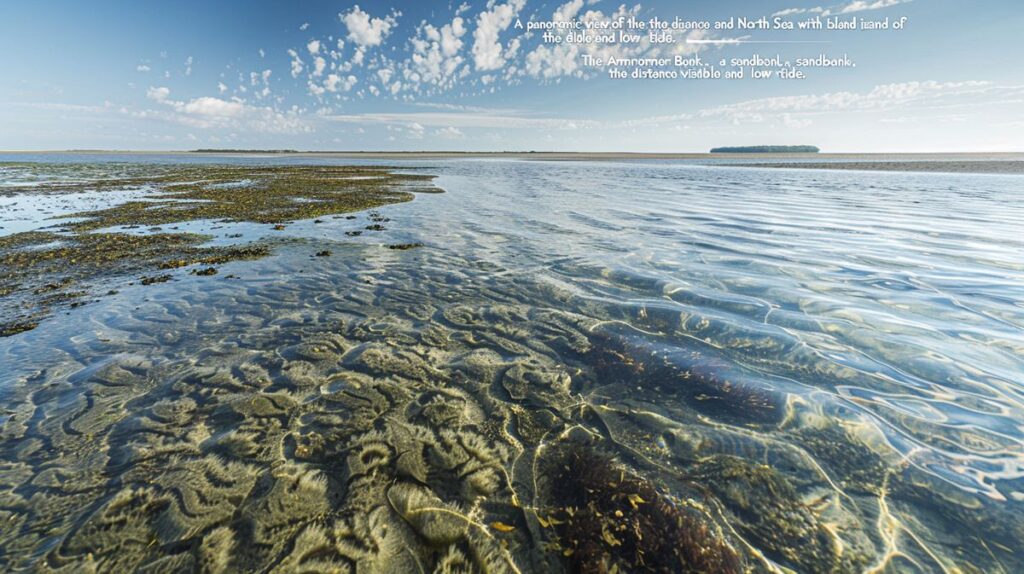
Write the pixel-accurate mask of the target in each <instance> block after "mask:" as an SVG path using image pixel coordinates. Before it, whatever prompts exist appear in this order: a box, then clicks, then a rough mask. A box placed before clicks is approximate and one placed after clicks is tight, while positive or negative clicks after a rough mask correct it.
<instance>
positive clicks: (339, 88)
mask: <svg viewBox="0 0 1024 574" xmlns="http://www.w3.org/2000/svg"><path fill="white" fill-rule="evenodd" d="M358 82H359V80H358V79H357V78H356V77H355V76H352V75H349V76H346V77H341V76H339V75H338V74H330V75H329V76H327V80H325V81H324V89H326V90H327V91H328V92H348V91H350V90H352V88H353V87H355V85H356V84H357V83H358Z"/></svg>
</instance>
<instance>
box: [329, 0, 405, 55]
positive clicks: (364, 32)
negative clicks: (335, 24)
mask: <svg viewBox="0 0 1024 574" xmlns="http://www.w3.org/2000/svg"><path fill="white" fill-rule="evenodd" d="M338 17H339V18H341V21H342V22H343V23H344V24H345V27H346V28H348V39H349V40H351V41H352V42H355V43H356V44H357V45H359V46H362V47H369V46H379V45H380V44H381V43H382V42H383V41H384V39H385V38H387V36H388V34H389V33H390V32H391V28H392V27H393V26H395V24H396V23H397V22H396V20H395V17H394V15H389V16H386V17H384V18H373V17H371V16H370V15H369V14H367V13H366V12H363V11H362V10H361V9H360V8H359V5H358V4H357V5H355V6H353V7H352V9H351V10H349V11H348V12H343V13H341V14H339V15H338Z"/></svg>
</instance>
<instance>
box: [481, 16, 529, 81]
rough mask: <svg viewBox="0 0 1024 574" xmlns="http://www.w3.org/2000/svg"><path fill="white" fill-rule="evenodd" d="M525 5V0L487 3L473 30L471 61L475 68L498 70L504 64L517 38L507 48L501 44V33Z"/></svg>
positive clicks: (514, 47) (516, 45) (513, 50)
mask: <svg viewBox="0 0 1024 574" xmlns="http://www.w3.org/2000/svg"><path fill="white" fill-rule="evenodd" d="M525 5H526V0H509V1H508V2H506V3H504V4H495V3H494V0H491V2H489V3H488V5H487V9H486V10H484V11H483V12H481V13H480V14H479V15H478V16H477V18H476V30H474V31H473V63H474V65H475V66H476V69H477V70H498V69H501V68H502V67H503V66H504V65H505V61H506V59H507V57H509V56H510V55H511V54H509V53H508V52H515V50H516V48H518V46H519V44H518V41H517V40H518V39H516V40H513V41H512V43H510V44H509V47H508V48H505V47H504V46H502V43H501V33H502V32H504V31H505V30H507V29H508V27H509V26H510V25H512V19H513V18H515V17H516V16H518V15H519V12H520V11H521V10H522V9H523V7H524V6H525Z"/></svg>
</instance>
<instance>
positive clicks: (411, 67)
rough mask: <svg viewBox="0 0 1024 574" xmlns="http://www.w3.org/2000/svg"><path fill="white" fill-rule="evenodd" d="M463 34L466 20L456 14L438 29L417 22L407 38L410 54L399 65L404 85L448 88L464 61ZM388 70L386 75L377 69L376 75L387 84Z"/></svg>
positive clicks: (416, 88) (417, 89)
mask: <svg viewBox="0 0 1024 574" xmlns="http://www.w3.org/2000/svg"><path fill="white" fill-rule="evenodd" d="M465 34H466V22H465V20H464V19H463V18H462V17H461V16H455V17H454V18H453V19H452V21H451V22H450V23H448V24H445V25H443V26H441V27H440V28H437V27H435V26H433V25H430V24H426V23H424V24H422V25H420V26H419V28H417V29H416V35H415V36H414V37H413V38H411V39H410V40H409V43H410V45H411V47H412V54H411V55H410V57H409V58H408V59H407V60H406V61H405V62H403V63H402V65H401V66H402V75H403V77H404V78H405V80H406V83H405V87H406V88H407V89H409V90H412V91H414V92H418V91H419V86H420V85H421V84H426V85H429V86H434V87H437V88H439V89H441V90H445V89H449V88H451V87H452V86H453V85H454V83H455V80H456V79H458V71H459V68H460V67H461V66H462V65H463V63H464V62H465V60H464V58H463V57H462V55H461V51H462V47H463V41H462V37H463V36H464V35H465ZM391 73H392V72H391V70H390V69H389V70H388V72H387V76H386V77H385V76H384V75H381V74H380V72H378V75H381V79H382V81H383V82H384V83H387V82H388V80H389V79H390V75H391Z"/></svg>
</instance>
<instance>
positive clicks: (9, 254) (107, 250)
mask: <svg viewBox="0 0 1024 574" xmlns="http://www.w3.org/2000/svg"><path fill="white" fill-rule="evenodd" d="M6 165H7V166H11V165H15V164H6ZM0 166H4V164H0ZM392 169H393V168H388V167H351V166H277V167H270V166H255V167H248V166H224V165H213V166H194V165H179V166H173V165H162V166H133V169H131V170H129V171H128V172H126V173H125V174H124V175H123V176H122V177H120V178H115V179H106V180H80V181H76V182H70V181H62V182H54V183H42V184H35V185H26V186H16V187H7V188H4V189H3V190H2V193H3V194H4V195H8V196H9V195H12V194H47V193H67V192H75V191H78V192H83V191H86V192H92V193H105V192H109V191H117V190H127V189H139V188H146V187H149V188H152V189H153V192H154V193H152V194H150V195H147V196H145V197H144V198H142V199H139V200H132V201H126V202H123V203H118V204H115V205H113V206H111V207H107V208H105V209H100V210H95V211H83V212H78V213H73V214H70V215H64V216H61V217H59V218H57V219H55V220H54V221H55V225H54V226H51V227H49V228H44V229H39V230H34V231H25V232H21V233H14V234H11V235H6V236H2V237H0V268H3V269H6V270H8V272H7V273H5V276H4V277H3V279H0V337H6V336H11V335H16V334H18V333H21V332H24V331H28V330H31V329H34V328H35V327H36V326H38V324H39V322H40V321H41V320H43V319H44V318H46V317H47V316H49V315H50V314H52V313H53V312H54V311H56V310H59V309H63V308H73V307H78V306H81V305H84V304H86V303H87V302H88V301H89V300H90V299H92V298H94V297H96V296H97V295H100V294H102V292H106V293H107V294H113V293H116V289H115V288H116V287H117V286H118V282H112V280H113V279H114V278H116V277H125V278H126V280H125V282H127V281H132V279H131V277H133V276H138V275H140V274H141V277H138V278H137V280H138V281H139V282H140V283H141V284H142V285H151V284H154V283H162V282H164V281H167V280H169V279H170V278H171V276H170V275H168V274H167V271H169V270H173V269H178V268H185V267H196V269H193V272H194V273H195V274H197V275H215V274H216V272H217V271H216V267H212V266H214V265H220V264H223V263H227V262H229V261H234V260H241V259H258V258H260V257H264V256H266V255H269V254H270V252H271V250H270V247H269V245H268V244H267V242H266V241H262V242H260V241H257V242H250V243H239V244H237V245H231V246H218V247H213V246H208V245H206V244H207V242H208V241H209V240H210V239H212V238H211V237H210V236H208V235H203V234H197V233H182V232H179V231H178V225H179V224H182V223H185V222H189V221H200V220H203V221H212V222H249V223H258V224H266V225H270V226H273V227H272V228H273V229H275V230H283V229H285V227H286V225H287V224H288V223H291V222H293V221H297V220H304V219H314V218H317V217H327V216H337V215H338V214H344V213H352V212H359V211H367V210H372V209H374V208H378V207H381V206H384V205H388V204H392V203H400V202H405V201H410V200H412V199H413V197H414V195H413V193H412V192H413V191H415V192H437V191H440V190H439V189H437V188H435V187H433V186H432V185H431V183H430V182H431V181H432V180H433V176H430V175H423V174H406V173H403V174H397V173H393V171H392ZM371 214H372V212H371ZM372 219H373V221H376V220H377V219H376V217H372ZM142 227H146V228H147V229H146V230H145V232H144V233H143V234H139V233H138V232H132V230H135V229H138V228H142ZM367 229H369V230H371V231H374V230H382V229H383V226H381V225H380V224H379V223H378V224H375V225H371V226H370V227H368V228H367ZM200 266H201V267H203V269H199V267H200ZM133 282H134V281H132V283H128V284H129V285H131V284H133ZM99 285H105V287H104V288H103V289H98V288H97V287H99ZM105 289H109V291H105Z"/></svg>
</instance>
